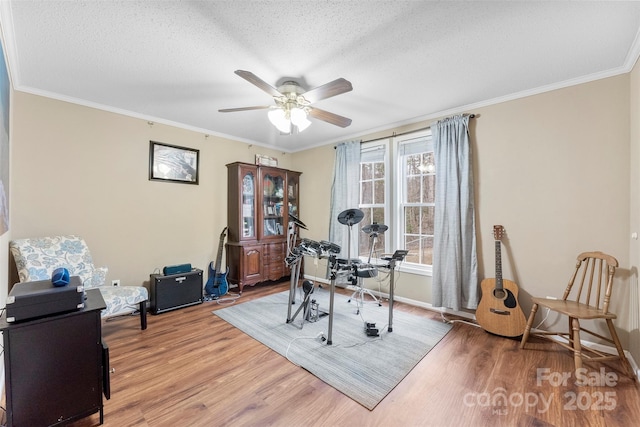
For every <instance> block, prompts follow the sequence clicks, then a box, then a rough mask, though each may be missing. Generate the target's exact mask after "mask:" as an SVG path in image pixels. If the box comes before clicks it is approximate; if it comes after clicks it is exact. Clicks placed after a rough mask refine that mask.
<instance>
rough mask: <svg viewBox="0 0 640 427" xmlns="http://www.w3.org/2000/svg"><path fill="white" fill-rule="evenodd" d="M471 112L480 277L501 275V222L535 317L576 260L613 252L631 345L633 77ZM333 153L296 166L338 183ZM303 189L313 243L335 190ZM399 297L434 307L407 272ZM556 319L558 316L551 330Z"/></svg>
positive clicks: (419, 280) (322, 233)
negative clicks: (534, 300) (538, 299)
mask: <svg viewBox="0 0 640 427" xmlns="http://www.w3.org/2000/svg"><path fill="white" fill-rule="evenodd" d="M473 112H474V113H476V114H478V117H477V118H476V119H472V120H471V128H470V132H471V139H472V145H473V154H474V159H475V160H474V168H475V172H474V173H475V190H476V209H477V222H476V227H477V233H478V254H479V267H480V277H481V278H484V277H494V276H495V257H494V238H493V234H492V233H493V225H494V224H502V225H503V226H504V227H505V229H506V232H507V234H506V238H505V239H503V244H504V245H503V247H502V262H503V274H504V277H505V278H508V279H511V280H513V281H515V282H516V283H517V284H518V285H519V287H520V302H521V304H522V306H523V309H524V310H525V313H527V314H528V311H529V310H530V307H531V302H530V296H531V295H534V296H547V295H551V296H558V297H559V296H560V295H561V294H562V290H563V289H564V286H566V281H567V280H568V278H569V274H570V273H571V271H570V270H571V269H572V266H573V262H574V261H575V257H576V255H577V254H578V253H580V252H582V251H586V250H602V251H605V252H609V253H611V254H613V255H614V256H616V257H617V258H618V261H619V262H620V269H619V271H618V279H617V281H618V282H619V285H620V286H619V287H618V292H617V293H616V299H615V300H614V302H613V309H614V310H615V311H616V312H617V313H619V315H620V319H619V321H618V323H617V324H618V327H619V328H621V329H623V330H624V331H622V332H621V339H622V340H623V341H624V342H625V343H628V342H629V333H628V332H626V331H628V330H629V329H628V322H629V317H630V316H629V311H630V310H631V309H634V308H633V307H629V305H628V304H627V301H628V299H627V296H628V292H629V275H630V268H631V267H630V261H629V254H628V248H629V243H628V242H629V235H630V231H629V212H630V204H629V203H630V202H629V196H628V195H629V191H630V190H629V182H630V164H629V138H630V136H629V128H630V123H629V76H628V75H622V76H617V77H613V78H608V79H603V80H599V81H596V82H591V83H588V84H582V85H578V86H573V87H569V88H565V89H561V90H556V91H552V92H548V93H544V94H540V95H536V96H530V97H526V98H522V99H518V100H514V101H509V102H504V103H500V104H496V105H492V106H488V107H484V108H478V109H475V110H474V111H473ZM429 124H430V123H429V122H424V123H420V124H416V125H414V126H413V127H414V128H416V127H421V126H427V125H429ZM396 130H397V131H404V130H405V129H396ZM387 134H391V131H390V132H388V133H387ZM367 138H368V137H365V138H364V139H367ZM334 155H335V154H334V150H333V147H321V148H317V149H314V150H310V151H308V152H303V153H296V154H294V160H295V164H296V167H297V168H298V169H300V170H303V171H305V174H306V175H305V176H304V178H307V177H308V175H311V174H312V173H313V176H314V177H316V176H318V177H321V176H323V175H324V176H327V177H330V176H331V171H332V168H333V162H332V161H330V159H331V157H332V156H334ZM318 159H326V160H324V161H323V162H319V161H318ZM303 182H304V186H303V187H302V188H303V189H305V186H308V187H307V188H308V190H309V192H308V193H307V192H303V205H302V206H303V209H304V210H303V211H302V215H303V217H304V221H305V222H307V223H308V224H309V225H311V226H310V227H309V234H308V237H310V238H312V239H316V240H319V239H326V238H327V237H326V236H327V235H328V231H327V230H328V219H327V218H326V214H325V212H326V211H327V208H326V207H327V206H328V204H329V191H330V190H329V188H328V187H329V186H330V182H328V184H326V185H323V186H321V188H318V184H317V182H316V180H315V179H314V180H313V182H312V183H310V182H309V181H308V180H306V179H304V180H303ZM307 194H313V195H314V197H312V198H309V197H308V196H307ZM309 203H312V205H311V206H310V205H309ZM303 235H304V234H303ZM307 271H308V269H307ZM370 287H375V285H371V284H370ZM396 293H397V295H399V296H401V297H405V298H409V299H414V300H417V301H421V302H426V303H430V302H431V277H425V276H416V275H411V274H407V273H403V274H402V276H401V278H400V280H399V281H398V285H397V288H396ZM635 310H636V312H637V307H636V308H635ZM555 320H556V319H555V318H553V316H551V317H550V318H549V321H548V322H547V324H553V323H554V321H555ZM562 326H564V322H563V324H562Z"/></svg>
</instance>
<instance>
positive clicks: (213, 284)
mask: <svg viewBox="0 0 640 427" xmlns="http://www.w3.org/2000/svg"><path fill="white" fill-rule="evenodd" d="M226 232H227V227H225V228H224V229H223V230H222V233H220V243H219V244H218V256H217V257H216V264H215V267H214V265H213V261H212V262H211V263H209V275H208V276H207V283H206V284H205V286H204V292H205V294H207V295H210V296H212V297H213V299H218V298H220V297H221V296H222V295H225V294H226V293H227V292H228V291H229V284H228V283H227V274H229V267H228V266H227V271H225V272H224V273H221V272H220V268H221V267H222V250H223V248H224V238H225V237H226Z"/></svg>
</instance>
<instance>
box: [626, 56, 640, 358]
mask: <svg viewBox="0 0 640 427" xmlns="http://www.w3.org/2000/svg"><path fill="white" fill-rule="evenodd" d="M629 93H630V96H629V98H630V108H629V112H630V114H629V116H630V124H631V126H630V154H629V171H630V180H629V182H630V193H629V194H630V196H629V200H630V206H629V215H630V218H629V230H630V232H631V233H640V173H639V172H640V171H639V170H638V165H640V120H639V119H638V118H639V117H640V66H639V65H638V64H637V63H636V66H635V67H634V68H633V71H632V72H631V74H630V90H629ZM629 241H630V244H629V266H630V268H629V269H630V272H631V275H630V281H629V294H628V295H629V313H630V314H629V351H631V354H632V355H633V358H634V359H635V360H636V362H638V361H640V292H639V291H638V266H640V248H639V247H638V239H637V238H636V239H634V238H631V239H630V240H629Z"/></svg>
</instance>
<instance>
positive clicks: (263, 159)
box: [256, 154, 278, 167]
mask: <svg viewBox="0 0 640 427" xmlns="http://www.w3.org/2000/svg"><path fill="white" fill-rule="evenodd" d="M256 165H259V166H271V167H278V159H276V158H275V157H269V156H265V155H263V154H256Z"/></svg>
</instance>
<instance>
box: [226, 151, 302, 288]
mask: <svg viewBox="0 0 640 427" xmlns="http://www.w3.org/2000/svg"><path fill="white" fill-rule="evenodd" d="M227 173H228V186H229V187H228V194H227V197H228V203H227V226H228V229H227V231H228V238H227V245H226V249H227V266H228V267H229V274H228V276H227V280H228V282H229V283H230V284H237V285H238V287H239V289H240V292H242V290H243V288H244V287H245V286H253V285H255V284H256V283H260V282H265V281H268V280H279V279H281V278H283V277H285V276H289V275H290V274H291V271H290V269H289V268H288V267H287V266H286V264H285V257H286V256H287V230H288V227H289V215H288V214H289V213H290V214H292V215H294V216H296V217H298V216H299V212H298V209H299V206H300V205H299V194H298V193H299V187H300V186H299V184H300V175H301V173H300V172H294V171H289V170H286V169H280V168H276V167H267V166H260V165H252V164H249V163H240V162H236V163H230V164H228V165H227Z"/></svg>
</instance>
